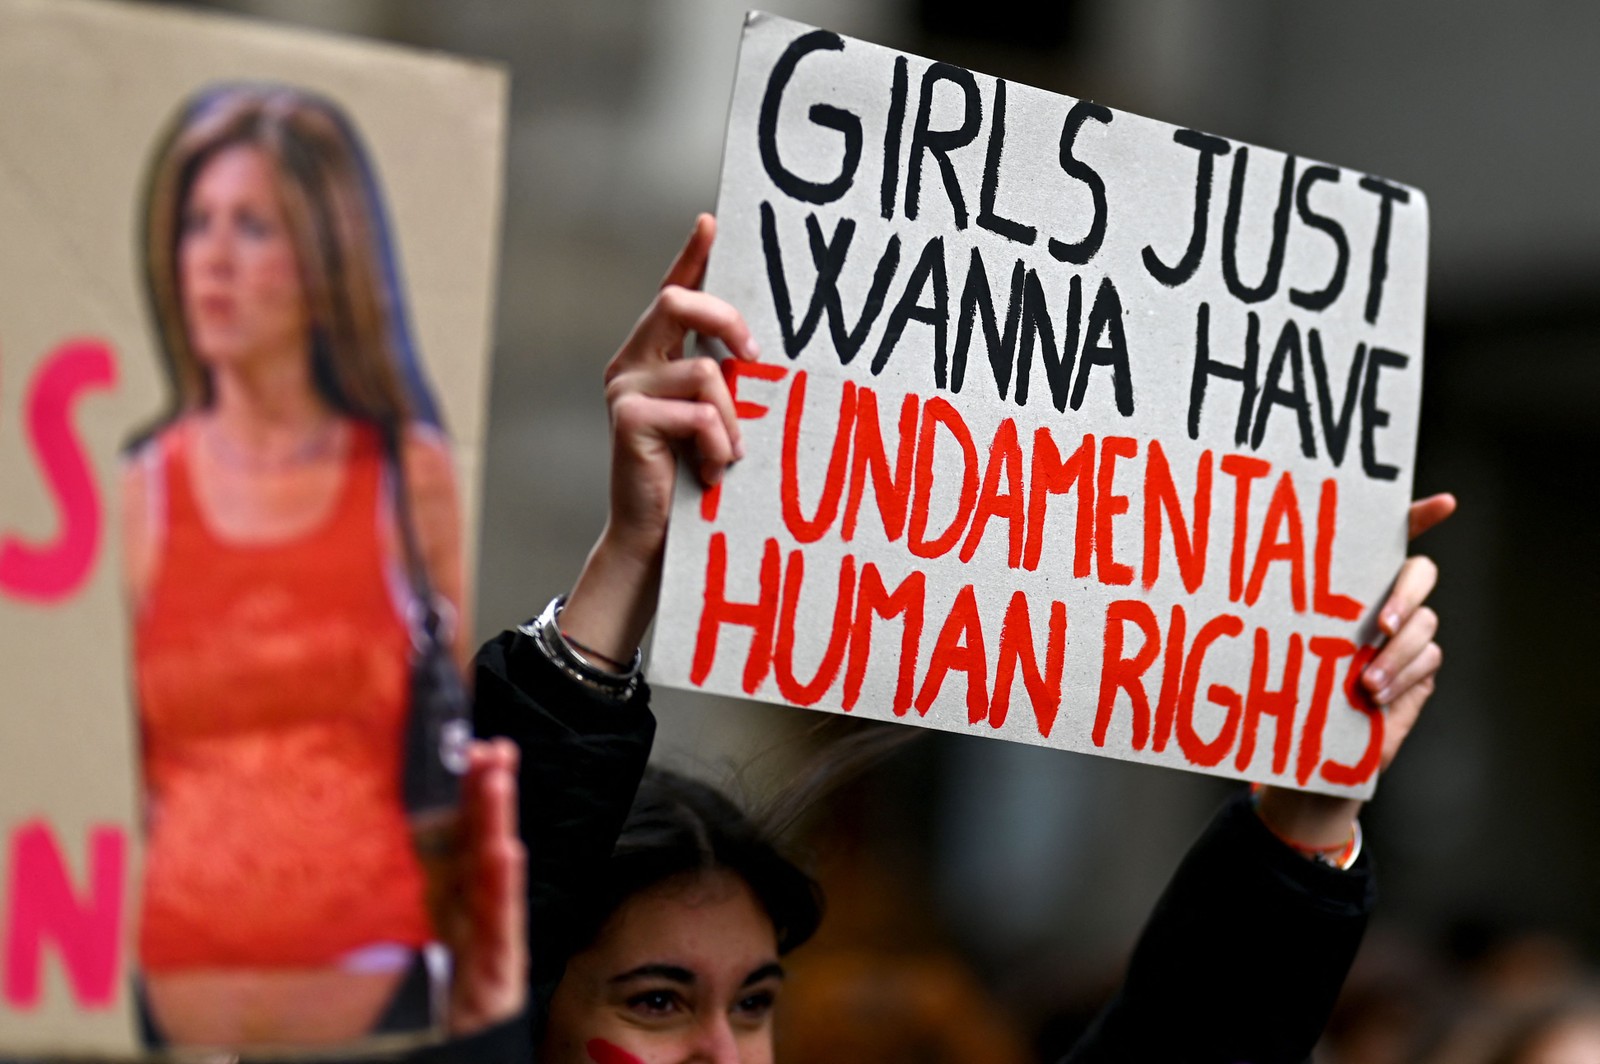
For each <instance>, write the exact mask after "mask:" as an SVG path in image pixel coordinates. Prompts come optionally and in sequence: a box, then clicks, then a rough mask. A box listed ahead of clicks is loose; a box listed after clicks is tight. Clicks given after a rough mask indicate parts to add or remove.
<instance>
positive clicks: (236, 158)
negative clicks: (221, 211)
mask: <svg viewBox="0 0 1600 1064" xmlns="http://www.w3.org/2000/svg"><path fill="white" fill-rule="evenodd" d="M189 194H190V195H191V196H196V197H201V196H223V195H230V194H231V195H249V196H262V197H265V198H268V199H270V200H273V201H276V200H277V195H278V189H277V183H276V181H275V179H274V174H273V167H272V162H271V160H269V159H268V158H267V154H266V152H264V151H262V150H261V149H260V148H258V147H256V146H255V145H254V144H230V145H228V146H227V147H224V148H219V149H218V150H217V151H216V152H214V153H212V154H211V156H210V157H208V158H207V159H206V160H205V162H203V163H201V164H200V170H199V172H198V173H197V174H195V178H194V182H193V184H191V185H190V187H189Z"/></svg>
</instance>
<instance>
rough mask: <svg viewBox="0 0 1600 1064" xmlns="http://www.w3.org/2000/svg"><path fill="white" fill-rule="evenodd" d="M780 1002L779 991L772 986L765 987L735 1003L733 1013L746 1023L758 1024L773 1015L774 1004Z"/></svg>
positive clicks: (737, 1018)
mask: <svg viewBox="0 0 1600 1064" xmlns="http://www.w3.org/2000/svg"><path fill="white" fill-rule="evenodd" d="M777 1003H778V992H777V990H776V989H774V988H772V987H763V988H761V989H760V990H753V991H751V992H750V993H748V994H746V995H745V996H744V997H742V998H740V999H739V1000H738V1001H736V1002H734V1004H733V1015H734V1018H735V1019H736V1020H743V1021H745V1022H746V1023H751V1024H758V1023H763V1022H765V1021H766V1019H767V1017H768V1016H770V1015H772V1010H773V1008H774V1006H776V1005H777Z"/></svg>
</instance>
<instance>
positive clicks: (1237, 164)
mask: <svg viewBox="0 0 1600 1064" xmlns="http://www.w3.org/2000/svg"><path fill="white" fill-rule="evenodd" d="M1249 161H1250V149H1249V148H1240V149H1239V153H1238V154H1237V155H1235V156H1234V157H1233V176H1232V178H1231V179H1230V180H1229V182H1228V212H1227V214H1226V215H1224V217H1223V219H1222V279H1223V280H1224V281H1226V282H1227V284H1228V291H1230V292H1232V293H1233V295H1234V298H1235V299H1238V300H1240V301H1241V302H1244V303H1259V302H1261V301H1262V300H1263V299H1270V298H1271V297H1272V294H1273V293H1274V292H1276V291H1277V290H1278V279H1279V278H1280V277H1281V276H1282V274H1283V253H1284V245H1285V244H1287V243H1288V239H1287V238H1288V236H1289V204H1290V202H1291V201H1292V200H1293V198H1294V156H1293V155H1289V156H1286V157H1285V158H1284V160H1283V181H1282V182H1281V184H1280V185H1279V187H1278V208H1277V210H1275V211H1273V212H1272V247H1271V248H1270V249H1269V250H1268V252H1267V271H1266V275H1265V276H1263V277H1262V278H1261V283H1260V284H1258V285H1256V286H1255V287H1254V288H1252V287H1250V286H1249V285H1246V284H1244V283H1243V282H1242V281H1240V280H1239V257H1238V251H1239V215H1240V213H1241V212H1242V211H1243V209H1244V181H1245V173H1246V171H1247V170H1248V169H1249Z"/></svg>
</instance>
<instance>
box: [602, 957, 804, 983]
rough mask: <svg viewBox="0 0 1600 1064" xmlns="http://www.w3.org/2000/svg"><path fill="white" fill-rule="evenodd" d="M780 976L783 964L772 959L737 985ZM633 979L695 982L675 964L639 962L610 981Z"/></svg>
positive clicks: (686, 970)
mask: <svg viewBox="0 0 1600 1064" xmlns="http://www.w3.org/2000/svg"><path fill="white" fill-rule="evenodd" d="M782 978H784V971H783V965H781V964H779V963H778V962H777V961H772V962H771V963H769V964H763V965H762V966H761V967H759V968H757V969H756V970H755V971H753V972H751V973H750V974H749V975H747V976H745V977H744V982H742V983H740V984H739V985H740V986H741V987H744V986H754V985H755V984H756V983H759V982H763V981H764V980H767V979H782ZM635 979H665V980H667V981H668V982H672V983H681V984H683V985H684V986H693V985H694V984H695V975H694V973H693V972H691V971H690V970H689V969H687V968H681V967H679V966H678V965H676V964H641V965H639V967H637V968H630V969H628V970H627V971H625V972H621V973H619V974H617V975H613V976H612V977H611V979H610V982H611V983H612V985H616V984H618V983H628V982H632V981H633V980H635Z"/></svg>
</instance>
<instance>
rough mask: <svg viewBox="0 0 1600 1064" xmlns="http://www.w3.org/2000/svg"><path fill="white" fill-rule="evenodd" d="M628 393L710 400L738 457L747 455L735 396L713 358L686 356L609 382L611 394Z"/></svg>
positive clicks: (609, 393)
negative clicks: (734, 403) (736, 410)
mask: <svg viewBox="0 0 1600 1064" xmlns="http://www.w3.org/2000/svg"><path fill="white" fill-rule="evenodd" d="M627 392H636V393H639V394H641V395H648V396H654V397H656V398H661V399H690V400H694V401H695V402H701V403H710V404H711V405H712V406H714V407H716V410H717V416H719V417H720V418H722V423H723V426H724V427H725V428H726V429H727V432H728V438H729V439H730V440H732V441H733V453H734V457H735V458H743V457H744V442H743V436H744V433H743V430H742V429H740V427H739V415H738V414H737V413H736V412H735V410H734V405H733V395H732V394H731V393H730V392H729V390H728V381H727V379H726V378H725V377H723V375H722V367H721V366H720V365H719V364H718V363H717V362H716V360H714V359H710V358H686V359H683V360H681V361H678V362H665V363H659V364H657V365H653V366H648V367H645V368H642V369H636V370H632V371H630V372H628V373H625V374H623V375H622V376H619V377H617V378H615V379H613V380H612V381H611V383H610V384H608V385H607V393H608V395H610V396H618V395H621V394H624V393H627Z"/></svg>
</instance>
